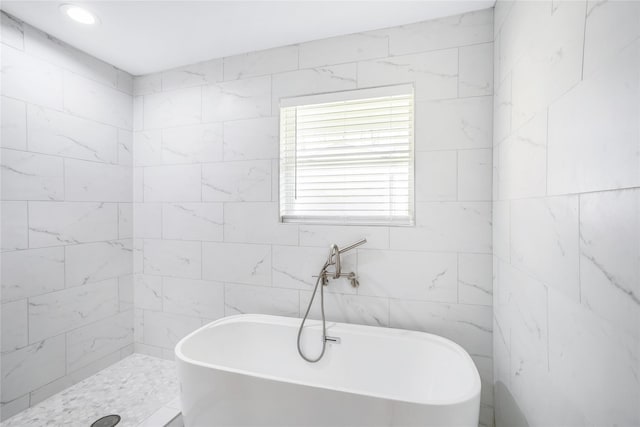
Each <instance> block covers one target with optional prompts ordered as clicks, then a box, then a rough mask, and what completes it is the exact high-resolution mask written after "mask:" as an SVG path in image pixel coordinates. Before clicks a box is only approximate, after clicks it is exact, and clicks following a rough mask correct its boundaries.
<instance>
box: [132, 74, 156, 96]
mask: <svg viewBox="0 0 640 427" xmlns="http://www.w3.org/2000/svg"><path fill="white" fill-rule="evenodd" d="M156 92H162V73H154V74H146V75H144V76H135V77H134V78H133V95H134V96H137V95H148V94H150V93H156Z"/></svg>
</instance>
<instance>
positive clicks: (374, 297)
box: [135, 273, 492, 318]
mask: <svg viewBox="0 0 640 427" xmlns="http://www.w3.org/2000/svg"><path fill="white" fill-rule="evenodd" d="M144 275H145V276H147V275H148V276H154V277H162V278H169V279H186V280H190V281H201V282H212V285H211V287H217V286H223V287H224V289H225V290H226V288H227V286H233V287H248V288H261V289H275V290H282V291H290V292H291V293H292V294H293V293H299V297H300V298H301V297H302V294H303V293H311V292H313V287H314V286H313V285H311V284H310V285H309V286H308V287H306V288H301V287H300V288H294V287H285V286H278V285H277V284H276V285H269V284H255V283H242V282H228V281H220V280H214V279H193V278H184V277H177V276H167V275H163V276H158V275H151V274H146V273H145V274H144ZM163 286H164V285H163ZM163 289H164V288H163ZM355 292H356V291H354V292H340V291H339V290H337V291H327V292H326V294H327V295H340V296H342V297H352V298H355V299H362V300H379V301H381V302H382V301H387V302H388V303H391V302H400V303H402V302H418V303H429V304H439V305H444V306H459V307H487V308H488V307H492V304H473V303H468V302H457V301H444V300H442V299H440V300H438V299H417V298H404V297H403V298H399V297H391V296H381V295H369V294H358V293H355ZM161 299H162V298H161ZM226 301H227V300H226V298H225V300H224V302H225V304H226ZM135 308H136V309H141V310H145V311H150V312H154V313H167V314H178V315H182V316H185V317H197V318H201V317H202V316H192V315H186V314H183V313H176V312H174V311H167V310H165V309H163V308H161V309H154V308H146V307H145V308H142V307H135Z"/></svg>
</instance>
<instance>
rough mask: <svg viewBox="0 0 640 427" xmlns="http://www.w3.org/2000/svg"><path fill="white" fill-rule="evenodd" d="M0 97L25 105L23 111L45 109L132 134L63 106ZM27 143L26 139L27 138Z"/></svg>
mask: <svg viewBox="0 0 640 427" xmlns="http://www.w3.org/2000/svg"><path fill="white" fill-rule="evenodd" d="M0 96H2V98H7V99H11V100H13V101H18V102H20V103H23V104H24V105H25V110H28V108H27V107H28V106H30V105H31V106H33V107H36V108H41V109H45V110H50V111H55V112H56V113H61V114H65V115H67V116H70V117H73V118H75V119H80V120H86V121H89V122H92V123H96V124H99V125H102V126H108V127H110V128H113V129H116V130H119V131H125V132H133V129H129V128H125V127H122V126H116V125H114V124H112V123H106V122H101V121H99V120H96V119H94V118H90V117H85V116H79V115H78V114H76V113H74V112H72V111H69V110H67V109H66V108H64V106H63V107H62V108H54V107H51V106H48V105H42V104H37V103H35V102H31V101H28V100H26V99H22V98H16V97H15V96H9V95H5V94H4V93H2V94H0ZM27 117H28V116H27ZM25 123H26V128H27V130H28V128H29V122H28V121H27V120H26V119H25ZM27 137H28V135H27ZM117 139H118V138H117V136H116V141H117ZM27 141H28V138H27ZM6 149H9V148H6Z"/></svg>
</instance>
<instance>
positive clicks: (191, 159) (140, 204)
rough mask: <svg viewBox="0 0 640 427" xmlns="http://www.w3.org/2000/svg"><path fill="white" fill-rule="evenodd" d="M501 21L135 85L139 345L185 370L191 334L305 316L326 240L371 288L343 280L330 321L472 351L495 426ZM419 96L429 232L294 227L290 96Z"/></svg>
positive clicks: (171, 73) (368, 38)
mask: <svg viewBox="0 0 640 427" xmlns="http://www.w3.org/2000/svg"><path fill="white" fill-rule="evenodd" d="M492 16H493V14H492V11H491V10H485V11H479V12H474V13H470V14H465V15H460V16H456V17H449V18H445V19H442V20H437V21H432V22H425V23H418V24H412V25H406V26H402V27H396V28H387V29H382V30H376V31H370V32H366V33H361V34H352V35H347V36H344V37H335V38H331V39H327V40H316V41H311V42H308V43H301V44H298V45H293V46H284V47H278V48H275V49H269V50H264V51H259V52H250V53H247V54H243V55H237V56H233V57H228V58H223V59H222V80H220V75H219V74H218V73H219V68H218V66H219V64H220V62H218V61H217V60H213V61H207V62H205V63H201V64H193V65H189V66H185V67H180V68H178V69H175V70H168V71H164V72H162V73H157V74H153V75H149V76H142V77H136V78H135V79H134V92H135V94H136V95H137V96H136V97H135V98H134V121H133V122H134V127H135V132H134V147H133V152H134V153H135V154H134V159H133V160H134V164H135V168H134V169H135V170H134V174H133V176H134V178H133V179H134V185H133V188H134V190H133V197H134V203H133V222H134V231H133V235H134V239H135V241H134V248H135V252H134V258H135V260H136V261H135V262H134V271H135V272H136V276H135V285H134V290H133V292H134V294H135V297H134V305H135V308H134V322H135V331H134V339H135V341H136V345H135V350H136V351H138V352H144V353H147V354H151V355H157V356H159V357H171V352H172V347H173V345H174V344H175V343H176V341H177V340H178V339H179V338H180V337H181V336H183V335H184V334H186V333H189V332H191V331H192V330H194V329H196V328H197V327H199V326H200V325H202V324H204V323H206V322H209V321H212V320H215V319H217V318H219V317H221V316H224V315H233V314H238V313H268V314H274V315H283V316H294V317H298V316H300V315H301V314H303V313H304V310H305V309H306V304H307V301H308V299H309V298H310V292H311V289H312V288H313V285H314V283H315V278H314V277H313V276H314V275H316V274H318V270H319V269H320V267H321V266H322V263H323V262H324V261H325V259H326V257H327V252H328V247H329V245H330V244H331V243H334V242H335V243H337V244H338V245H344V244H348V243H351V242H353V241H356V240H359V239H361V238H367V245H366V246H364V247H362V248H361V249H359V250H357V251H352V252H350V253H348V254H345V255H344V256H343V258H342V262H343V272H351V271H353V272H354V273H356V274H357V275H359V277H360V288H358V289H356V288H353V287H351V285H350V284H349V281H348V280H347V279H345V278H342V279H339V280H332V281H331V283H330V284H329V286H327V287H326V288H325V291H326V296H327V304H326V307H325V309H326V313H327V315H328V316H329V318H330V319H332V320H335V321H343V322H353V323H361V324H369V325H381V326H399V327H405V328H409V329H420V330H426V331H432V332H436V333H441V334H442V335H444V336H446V337H448V338H452V339H454V340H456V341H458V342H460V343H461V344H462V345H463V346H464V347H465V348H466V349H467V350H469V352H470V353H472V354H473V355H474V357H475V360H476V363H477V365H478V367H479V370H481V372H482V379H483V389H484V390H485V392H484V393H483V395H482V410H481V424H482V425H486V426H491V425H492V424H493V417H492V414H493V393H492V390H491V384H492V369H491V367H492V363H491V358H492V354H491V335H492V322H491V316H490V313H491V304H492V301H491V300H492V293H493V289H492V281H491V269H492V262H491V261H492V260H491V256H490V254H491V252H492V250H493V249H492V222H491V194H492V182H491V181H492V173H493V167H492V162H493V156H492V105H493V96H492V95H493V84H494V78H493V23H492ZM406 83H411V84H413V85H414V88H415V99H416V107H415V115H416V118H415V148H416V152H417V156H416V176H415V179H416V182H415V195H416V200H417V202H418V203H417V208H416V220H417V225H416V227H384V226H383V227H371V226H336V225H311V224H290V223H281V222H280V221H279V218H278V215H279V214H278V199H279V198H278V192H279V183H278V180H279V170H278V169H279V147H278V134H279V132H280V131H279V108H280V101H281V99H282V98H287V97H296V96H301V95H307V94H313V93H326V92H332V91H341V90H348V89H355V88H359V87H370V86H379V85H391V84H406ZM198 90H200V93H198ZM198 94H200V98H199V97H198ZM200 102H201V104H200ZM316 303H317V300H316ZM125 304H126V303H125ZM430 312H433V313H432V314H433V315H432V316H430V315H428V314H427V313H430ZM318 314H319V313H318V308H317V307H314V308H313V309H312V311H311V316H312V317H317V316H318Z"/></svg>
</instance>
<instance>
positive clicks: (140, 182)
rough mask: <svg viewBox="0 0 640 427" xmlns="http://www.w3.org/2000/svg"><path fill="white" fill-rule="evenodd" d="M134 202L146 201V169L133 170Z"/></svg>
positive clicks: (137, 168) (135, 168)
mask: <svg viewBox="0 0 640 427" xmlns="http://www.w3.org/2000/svg"><path fill="white" fill-rule="evenodd" d="M132 187H133V189H132V192H133V200H132V201H133V202H134V203H140V202H142V201H143V200H144V168H141V167H134V168H133V183H132Z"/></svg>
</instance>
